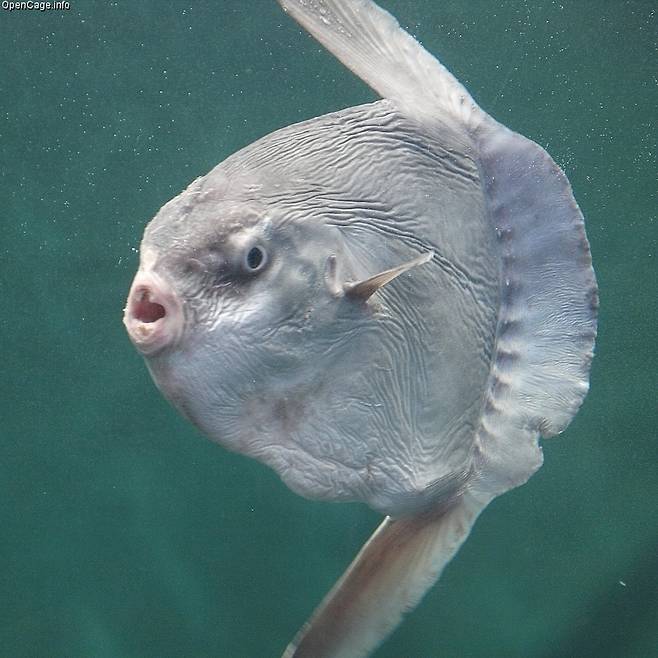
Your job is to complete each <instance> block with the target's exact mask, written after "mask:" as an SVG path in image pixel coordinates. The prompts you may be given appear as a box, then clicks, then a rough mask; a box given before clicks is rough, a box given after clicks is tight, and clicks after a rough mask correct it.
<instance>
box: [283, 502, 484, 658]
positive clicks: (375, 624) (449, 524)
mask: <svg viewBox="0 0 658 658" xmlns="http://www.w3.org/2000/svg"><path fill="white" fill-rule="evenodd" d="M485 504H486V503H483V502H481V501H477V500H475V499H474V498H473V497H472V496H471V495H470V494H468V493H465V494H464V495H463V496H462V497H461V498H459V500H458V501H456V502H455V503H454V504H452V506H451V507H450V508H448V509H446V510H442V511H439V512H434V513H431V512H428V513H425V514H423V515H419V516H413V517H405V518H401V519H392V518H390V517H387V518H386V519H385V520H384V521H383V523H382V524H381V525H380V526H379V528H378V529H377V530H376V531H375V533H374V534H373V535H372V537H371V538H370V539H369V540H368V542H367V543H366V544H365V546H364V547H363V548H362V549H361V551H360V552H359V554H358V555H357V556H356V558H355V559H354V561H353V562H352V564H351V565H350V566H349V568H348V569H347V571H346V572H345V573H344V574H343V576H342V577H341V578H340V580H339V581H338V582H337V583H336V585H334V587H333V589H332V590H331V591H330V592H329V594H328V595H327V596H326V597H325V599H324V601H323V602H322V603H321V604H320V606H319V607H318V608H317V609H316V611H315V612H314V614H313V616H312V617H311V618H310V619H309V621H307V622H306V624H305V625H304V627H303V628H302V629H301V630H300V632H299V633H298V634H297V637H296V638H295V639H294V640H293V641H292V643H291V644H290V645H289V646H288V648H287V649H286V651H285V653H284V654H283V658H362V657H363V656H367V655H368V654H369V653H370V652H371V651H373V650H374V649H375V648H376V647H377V646H378V645H379V644H380V643H381V642H382V641H383V640H384V639H385V638H386V636H388V635H389V633H391V632H392V631H393V629H394V628H395V627H396V626H397V625H398V624H399V623H400V621H401V619H402V615H403V614H404V613H405V612H408V611H410V610H412V609H413V608H414V607H415V606H416V605H417V604H418V602H419V601H420V599H421V598H422V596H423V594H425V592H426V591H427V590H428V589H429V588H430V587H431V586H432V585H433V584H434V582H435V581H436V580H437V579H438V577H439V575H440V573H441V571H442V569H443V567H444V566H445V565H446V564H447V563H448V562H449V561H450V559H451V558H452V557H453V555H454V554H455V553H456V551H457V549H458V548H459V547H460V546H461V544H462V542H463V541H464V540H465V539H466V537H467V536H468V534H469V532H470V530H471V526H472V525H473V523H474V522H475V519H476V518H477V516H478V514H479V513H480V511H481V510H482V509H483V507H484V506H485Z"/></svg>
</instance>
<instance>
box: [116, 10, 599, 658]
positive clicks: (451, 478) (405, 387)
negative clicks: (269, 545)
mask: <svg viewBox="0 0 658 658" xmlns="http://www.w3.org/2000/svg"><path fill="white" fill-rule="evenodd" d="M280 2H281V4H282V5H283V8H284V9H285V11H286V12H288V13H289V14H290V15H291V16H292V17H293V18H294V19H295V20H297V21H298V22H299V23H300V24H301V25H302V26H303V27H304V28H305V29H306V30H307V31H308V32H310V33H311V34H312V35H313V36H314V37H315V38H316V39H317V40H318V41H319V42H320V43H322V44H323V45H324V46H325V47H326V48H327V49H328V50H329V51H330V52H331V53H333V54H334V55H335V56H336V57H337V58H338V59H339V60H340V61H341V62H343V63H344V64H345V66H347V67H348V68H350V69H351V70H352V71H353V72H354V73H356V75H357V76H359V77H360V78H361V79H362V80H363V81H364V82H365V83H367V84H368V85H369V86H370V87H371V88H372V89H373V90H375V91H376V92H377V93H378V94H379V95H380V96H381V97H382V100H379V101H377V102H375V103H369V104H367V105H361V106H359V107H351V108H348V109H345V110H342V111H339V112H332V113H330V114H327V115H325V116H321V117H318V118H315V119H311V120H308V121H303V122H301V123H298V124H295V125H292V126H288V127H287V128H282V129H280V130H277V131H275V132H274V133H272V134H270V135H267V136H265V137H263V138H261V139H259V140H258V141H256V142H255V143H253V144H251V145H250V146H247V147H246V148H244V149H242V150H241V151H238V152H237V153H235V154H234V155H232V156H230V157H229V158H227V159H226V160H225V161H224V162H222V163H221V164H219V165H217V166H216V167H215V168H214V169H213V170H212V171H211V172H210V173H208V174H207V175H206V176H203V177H201V178H197V179H196V180H195V181H193V182H192V183H191V184H190V186H189V187H188V188H187V189H186V190H185V191H184V192H182V193H181V194H180V195H179V196H177V197H176V198H174V199H172V200H171V201H169V202H168V203H167V204H165V205H164V206H163V207H162V209H161V210H160V211H159V212H158V213H157V215H156V216H155V217H154V218H153V220H151V222H150V223H149V224H148V226H147V228H146V231H145V233H144V237H143V240H142V243H141V249H140V266H139V271H138V272H137V274H136V276H135V279H134V282H133V284H132V287H131V289H130V293H129V296H128V302H127V305H126V309H125V317H124V322H125V325H126V328H127V330H128V333H129V335H130V338H131V340H132V342H133V343H134V345H135V346H136V348H137V349H138V350H139V351H140V352H141V353H142V354H143V355H144V357H145V360H146V363H147V365H148V369H149V371H150V372H151V375H152V376H153V379H154V380H155V383H156V384H157V386H158V388H159V389H160V390H161V391H162V393H163V394H164V396H165V397H166V398H167V399H168V400H170V402H171V403H172V404H173V405H174V406H175V407H176V408H177V409H178V410H179V411H180V412H181V413H182V414H183V415H184V416H186V417H187V418H188V419H189V420H190V421H191V422H192V423H194V425H196V426H197V427H198V428H199V429H200V430H201V432H203V433H204V434H206V435H207V436H208V437H209V438H210V439H212V440H213V441H216V442H218V443H220V444H221V445H223V446H224V447H226V448H228V449H229V450H233V451H237V452H240V453H243V454H245V455H249V456H251V457H255V458H256V459H258V460H260V461H262V462H264V463H265V464H268V465H269V466H270V467H272V468H273V469H274V470H275V471H276V472H277V473H278V474H279V475H280V476H281V478H282V479H283V481H284V482H285V483H286V484H287V485H288V486H289V487H290V488H291V489H292V490H294V491H296V492H297V493H299V494H301V495H302V496H306V497H308V498H314V499H322V500H332V501H348V500H349V501H363V502H364V503H366V504H367V505H369V506H370V507H372V508H373V509H375V510H377V511H379V512H381V513H382V514H384V515H386V518H385V520H384V521H383V523H382V524H381V526H380V527H379V528H378V529H377V531H376V532H375V533H374V534H373V536H372V537H371V539H370V540H369V541H368V542H367V543H366V545H365V546H364V547H363V549H362V550H361V551H360V552H359V554H358V555H357V557H356V558H355V560H354V561H353V563H352V564H351V566H350V567H349V568H348V569H347V571H346V572H345V574H344V575H343V576H342V577H341V578H340V580H339V581H338V583H337V584H336V585H335V587H334V588H333V589H332V590H331V592H330V593H329V594H328V595H327V597H326V598H325V600H324V601H323V602H322V603H321V604H320V606H319V607H318V608H317V610H316V611H315V613H314V614H313V615H312V616H311V618H310V619H309V621H308V622H307V623H306V624H305V625H304V627H303V628H302V630H301V631H300V632H299V633H298V635H297V637H296V638H295V639H294V640H293V642H292V643H291V644H290V645H289V647H288V648H287V649H286V651H285V653H284V656H285V657H286V658H292V657H295V658H301V657H305V658H325V657H332V658H336V657H338V656H340V657H343V658H346V657H350V658H353V657H356V656H365V655H367V654H369V653H370V652H371V651H373V650H374V649H375V648H376V647H377V646H378V644H379V643H380V642H381V641H382V640H383V639H384V638H385V637H386V635H388V634H389V633H390V632H391V631H392V630H393V629H394V628H395V626H396V625H397V624H398V623H399V621H400V619H401V617H402V615H403V613H404V612H405V611H408V610H410V609H411V608H413V607H414V606H415V605H416V604H417V603H418V601H419V600H420V598H421V597H422V595H423V594H424V593H425V591H426V590H427V589H428V588H429V587H430V586H431V585H432V584H433V583H434V582H435V581H436V579H437V578H438V576H439V574H440V572H441V570H442V569H443V567H444V566H445V565H446V563H447V562H448V561H449V560H450V559H451V558H452V556H453V555H454V553H455V552H456V551H457V549H458V548H459V546H460V545H461V543H462V542H463V541H464V539H465V538H466V537H467V535H468V533H469V531H470V528H471V526H472V524H473V523H474V521H475V519H476V517H477V516H478V514H479V513H480V512H481V510H482V509H483V508H484V507H485V506H486V505H487V504H488V503H489V502H490V501H491V500H492V499H493V498H494V497H495V496H498V495H500V494H502V493H503V492H505V491H507V490H509V489H511V488H513V487H516V486H518V485H520V484H522V483H524V482H525V481H526V480H527V479H528V478H529V477H530V476H531V475H532V474H533V473H534V472H535V471H536V470H537V469H538V468H539V467H540V465H541V463H542V451H541V448H540V447H539V443H538V440H539V437H540V436H543V437H549V436H552V435H554V434H557V433H559V432H561V431H562V430H563V429H564V428H565V427H566V426H567V425H568V423H569V421H570V420H571V419H572V418H573V416H574V414H575V413H576V411H577V410H578V408H579V406H580V404H581V403H582V401H583V398H584V397H585V395H586V393H587V390H588V377H589V369H590V363H591V359H592V354H593V346H594V338H595V334H596V309H597V288H596V280H595V277H594V272H593V270H592V263H591V257H590V251H589V245H588V242H587V238H586V235H585V228H584V224H583V216H582V214H581V212H580V210H579V209H578V206H577V205H576V202H575V200H574V198H573V195H572V192H571V188H570V185H569V182H568V181H567V179H566V177H565V175H564V173H563V172H562V171H561V170H560V168H559V167H558V166H557V165H556V164H555V162H553V160H552V159H551V158H550V156H549V155H548V154H547V153H546V152H545V151H544V150H543V149H542V148H541V147H540V146H538V145H537V144H535V143H534V142H532V141H530V140H528V139H526V138H525V137H522V136H521V135H518V134H517V133H514V132H512V131H511V130H509V129H507V128H506V127H505V126H502V125H501V124H499V123H498V122H496V121H495V120H494V119H492V118H491V117H490V116H489V115H488V114H486V113H485V112H484V111H483V110H481V109H480V108H479V107H478V106H477V105H476V103H475V102H474V101H473V99H472V98H471V96H470V95H469V94H468V92H467V91H466V89H464V87H462V85H461V84H460V83H459V82H458V81H457V80H456V79H455V78H454V77H453V76H452V75H451V74H450V73H449V72H448V71H447V70H446V69H445V68H444V67H443V66H442V65H441V64H440V63H439V62H438V61H437V60H436V59H435V58H434V57H433V56H432V55H430V54H429V53H428V52H427V51H426V50H424V49H423V47H422V46H421V45H420V44H419V43H418V42H417V41H415V40H414V39H413V38H412V37H411V36H410V35H409V34H407V33H406V32H405V31H404V30H403V29H402V28H401V27H400V26H399V25H398V23H397V22H396V21H395V19H394V18H393V17H392V16H391V15H390V14H388V13H387V12H386V11H384V10H382V9H380V8H379V7H378V6H377V5H376V4H374V3H373V2H371V1H370V0H351V1H348V0H280Z"/></svg>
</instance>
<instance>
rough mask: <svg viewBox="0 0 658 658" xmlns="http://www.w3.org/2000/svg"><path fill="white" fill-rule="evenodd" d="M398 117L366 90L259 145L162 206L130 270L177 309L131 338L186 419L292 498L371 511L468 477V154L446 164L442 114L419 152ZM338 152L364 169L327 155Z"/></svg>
mask: <svg viewBox="0 0 658 658" xmlns="http://www.w3.org/2000/svg"><path fill="white" fill-rule="evenodd" d="M364 126H367V127H368V128H370V129H371V133H364V131H363V130H362V128H363V127H364ZM415 130H416V127H415V125H414V124H413V123H412V122H410V121H407V120H405V119H404V118H402V117H401V116H400V115H399V114H398V113H397V111H396V110H395V108H394V106H393V105H392V104H391V103H389V102H387V101H380V102H379V103H375V104H372V105H367V106H362V107H360V108H352V109H350V110H345V111H343V112H340V113H335V114H332V115H327V116H326V117H320V118H318V119H314V120H312V121H308V122H305V123H302V124H298V125H297V126H291V127H290V128H286V129H283V130H282V131H278V132H277V133H274V134H273V135H270V136H268V137H266V138H264V139H263V140H260V141H259V142H257V143H256V144H254V145H252V146H250V147H248V148H247V149H244V150H243V151H241V152H239V153H237V154H236V155H234V156H232V157H231V158H229V160H227V161H226V162H225V163H222V164H221V165H219V166H218V167H217V168H216V169H215V170H213V171H212V172H211V173H210V174H209V175H208V176H206V177H204V178H201V179H198V180H197V181H195V182H194V183H192V185H191V186H190V187H189V188H188V189H187V190H186V191H185V192H183V193H182V194H181V195H180V196H179V197H177V198H176V199H174V200H172V201H171V202H169V203H168V204H167V205H165V206H164V207H163V208H162V210H161V211H160V212H159V213H158V215H157V216H156V217H155V218H154V220H153V221H152V222H151V224H150V225H149V227H148V228H147V231H146V233H145V236H144V240H143V243H142V248H141V251H142V258H141V268H140V274H139V275H138V277H137V279H136V284H135V285H136V286H139V285H142V284H141V283H140V281H145V282H146V283H145V284H144V285H145V286H146V288H147V289H148V288H149V286H150V285H151V284H150V283H149V277H157V279H158V281H159V282H160V284H159V285H160V288H161V291H162V292H164V291H165V290H169V291H170V292H171V295H172V297H173V298H174V299H175V300H177V302H176V303H177V304H178V306H180V313H179V316H180V317H179V318H178V321H177V322H175V321H174V320H175V318H173V317H172V316H173V315H175V313H174V312H173V311H172V310H171V309H170V308H166V312H165V316H164V317H163V318H158V319H157V320H156V321H155V323H148V322H147V323H142V326H141V328H142V329H144V327H146V329H145V330H147V331H148V330H149V329H152V328H154V325H158V324H159V323H160V324H162V325H163V326H162V332H161V334H162V336H161V341H160V342H158V341H154V344H156V345H157V348H156V349H154V350H149V348H148V346H146V347H145V346H144V345H141V346H140V345H138V347H140V348H141V349H142V350H143V351H144V353H145V356H146V357H147V362H148V365H149V369H150V371H151V373H152V375H153V377H154V379H155V381H156V383H157V384H158V386H159V388H160V389H161V391H162V392H163V393H164V395H165V396H166V397H167V398H168V399H169V400H171V402H172V403H173V404H174V405H176V407H178V408H179V409H180V410H181V412H182V413H184V414H185V415H186V416H187V417H188V418H189V419H190V420H191V421H192V422H193V423H195V424H196V425H197V426H198V427H199V428H200V429H201V431H202V432H204V433H205V434H207V435H208V436H210V437H211V438H212V439H214V440H216V441H218V442H220V443H222V444H223V445H224V446H226V447H227V448H229V449H231V450H236V451H239V452H243V453H246V454H249V455H251V456H253V457H256V458H258V459H261V460H262V461H264V462H266V463H267V464H269V465H270V466H272V467H273V468H275V470H277V471H278V472H279V473H280V475H281V476H282V478H283V479H284V480H285V481H286V483H287V484H288V485H289V486H290V487H291V488H293V489H294V490H295V491H297V492H299V493H301V494H303V495H305V496H309V497H314V498H323V499H329V500H363V501H366V502H367V503H369V504H370V505H371V506H372V507H374V508H376V509H379V510H381V511H382V512H385V513H391V512H395V513H405V512H407V511H409V510H413V509H417V508H422V507H423V506H425V505H427V504H429V503H432V502H436V501H437V499H441V500H445V499H448V498H450V497H452V496H454V495H456V494H457V493H458V492H459V491H460V490H461V487H462V486H463V484H464V482H465V481H466V480H467V479H468V477H469V474H470V471H471V469H472V454H471V453H472V450H473V426H474V424H475V422H476V417H477V414H478V413H479V411H480V407H481V404H482V395H483V390H484V388H485V381H486V378H487V375H488V369H489V363H488V359H489V358H490V355H491V351H492V344H493V340H494V333H495V322H496V307H497V295H498V288H497V277H498V273H497V268H498V257H497V254H496V253H495V251H494V250H493V247H494V246H495V245H494V242H493V231H492V230H491V228H490V227H489V226H488V225H487V224H486V218H485V217H484V212H483V209H482V206H483V201H482V196H481V191H480V189H479V182H478V178H477V171H476V169H475V167H474V165H473V163H472V162H471V161H470V159H469V157H468V152H467V151H466V153H465V155H463V156H459V158H458V156H454V155H452V154H451V155H450V160H446V153H447V151H446V146H445V144H446V143H447V144H450V143H451V141H453V142H455V147H457V145H459V143H458V139H459V138H458V136H456V135H452V134H451V132H450V131H449V129H448V128H447V127H446V126H442V125H441V124H440V123H437V138H436V139H435V138H433V137H432V136H431V135H430V137H429V138H428V137H426V138H425V140H424V145H425V146H424V149H423V150H420V149H418V147H417V144H416V142H417V137H416V135H415V132H414V131H415ZM439 131H440V134H439ZM319 135H321V136H322V137H323V138H324V140H325V141H324V143H323V144H322V145H319V146H318V145H317V144H316V142H317V141H318V136H319ZM364 135H365V136H364ZM439 136H440V140H441V141H439ZM307 144H313V145H314V148H313V150H312V151H310V150H308V147H307ZM338 148H341V149H342V152H341V153H340V154H339V155H340V157H341V158H345V157H353V158H361V159H362V162H363V166H359V167H358V168H357V169H356V170H355V171H349V170H347V169H344V168H343V169H337V168H336V165H337V162H336V164H334V162H332V160H337V158H338V157H339V156H337V155H335V152H336V150H337V149H338ZM462 150H463V149H462ZM384 156H385V157H384ZM442 178H443V180H445V183H444V184H442ZM437 181H438V185H437ZM455 185H458V186H460V187H461V188H462V191H463V190H466V191H468V190H470V191H471V194H470V195H469V194H466V195H464V196H463V197H462V198H459V197H458V196H457V194H456V193H455V191H454V189H453V188H454V186H455ZM402 189H405V190H406V192H405V194H404V196H402V194H401V190H402ZM460 215H461V216H464V217H465V219H464V220H463V221H462V222H461V225H458V224H456V223H455V221H454V218H455V217H459V216H460ZM424 224H425V225H426V226H424ZM421 226H422V227H423V231H422V236H421V235H420V231H419V230H418V229H419V228H420V227H421ZM414 232H417V233H418V235H414ZM478 243H479V244H480V245H481V247H480V248H479V249H474V246H476V245H477V244H478ZM254 247H256V248H258V249H259V250H261V252H262V253H261V257H262V262H261V263H260V264H259V266H258V267H257V268H256V269H254V270H252V269H251V268H250V267H249V265H248V263H247V258H248V255H249V252H250V250H251V249H252V248H254ZM429 250H434V251H436V253H437V256H436V257H435V258H434V259H433V260H432V262H431V263H428V264H427V265H422V266H420V267H417V268H414V269H413V270H411V271H410V272H409V273H407V274H404V275H402V276H401V277H400V278H399V279H397V280H395V281H394V282H392V283H390V284H388V285H387V286H386V287H384V288H383V289H382V290H380V291H379V292H378V293H377V294H376V295H375V296H374V297H372V298H371V299H370V300H368V301H363V300H358V299H356V300H355V299H350V298H348V297H346V296H345V295H344V294H343V286H344V284H346V283H349V282H352V281H357V280H361V279H364V278H367V277H369V276H372V275H375V274H377V273H378V272H380V271H382V270H386V269H388V268H391V267H395V266H398V265H400V264H401V263H403V262H405V261H408V260H410V259H412V258H414V257H417V256H418V255H419V254H422V253H424V252H428V251H429ZM144 277H145V278H144ZM130 299H131V300H134V299H135V288H133V291H132V292H131V298H130ZM474 299H475V300H476V301H477V302H478V304H477V305H473V300H474ZM131 304H132V305H131ZM163 306H164V307H167V306H169V307H172V306H173V304H169V305H167V304H163ZM133 308H134V301H129V304H128V309H127V320H126V322H127V325H128V327H129V330H130V329H131V322H133V325H134V323H135V318H134V317H133V318H132V320H131V309H133ZM133 315H134V314H133ZM156 315H157V314H156ZM465 326H466V327H469V328H470V329H471V330H472V331H470V332H469V331H464V327H465ZM134 329H135V328H134V326H133V330H132V331H131V335H132V336H133V337H134V336H135V335H136V334H137V333H138V332H137V331H135V330H134ZM483 348H484V350H483ZM464 355H466V357H464ZM411 373H414V376H413V377H411V376H410V374H411ZM457 373H459V376H457Z"/></svg>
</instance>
